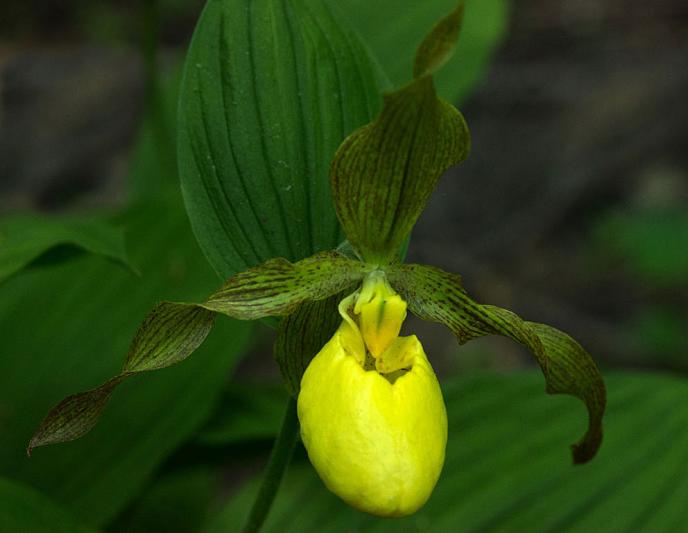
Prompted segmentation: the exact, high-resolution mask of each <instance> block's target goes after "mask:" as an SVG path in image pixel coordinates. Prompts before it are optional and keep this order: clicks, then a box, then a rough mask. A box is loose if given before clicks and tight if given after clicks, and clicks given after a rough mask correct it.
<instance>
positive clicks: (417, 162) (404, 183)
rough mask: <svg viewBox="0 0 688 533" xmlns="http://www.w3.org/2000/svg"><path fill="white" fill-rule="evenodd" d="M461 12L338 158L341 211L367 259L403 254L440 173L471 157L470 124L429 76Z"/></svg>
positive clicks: (335, 189) (439, 29)
mask: <svg viewBox="0 0 688 533" xmlns="http://www.w3.org/2000/svg"><path fill="white" fill-rule="evenodd" d="M459 15H460V10H459V11H458V12H456V11H455V12H453V13H452V14H450V15H449V16H448V17H446V18H445V19H443V20H442V21H440V22H439V23H438V24H437V26H436V27H435V28H434V29H433V30H432V31H431V32H430V33H429V34H428V36H427V37H426V39H425V40H424V41H423V43H422V44H421V47H420V48H419V51H418V55H417V56H416V65H417V68H416V75H417V76H416V77H415V78H414V80H413V81H412V82H411V83H410V84H408V85H406V86H404V87H402V88H401V89H399V90H397V91H394V92H391V93H388V94H386V95H385V97H384V101H383V105H382V111H381V112H380V114H379V115H378V117H377V118H376V119H375V121H373V122H372V123H370V124H368V125H366V126H363V127H362V128H360V129H358V130H357V131H355V132H354V133H352V134H351V135H350V136H349V137H347V139H346V140H345V141H344V142H343V143H342V145H341V146H340V148H339V150H337V154H336V155H335V157H334V160H333V161H332V167H331V171H330V177H331V182H332V196H333V199H334V203H335V207H336V210H337V216H338V217H339V221H340V222H341V224H342V227H343V228H344V233H345V234H346V237H347V239H348V241H349V242H350V243H351V245H352V246H353V247H354V248H355V249H356V250H357V251H358V252H359V254H360V255H361V256H362V257H363V258H364V259H365V260H366V261H369V262H372V263H379V264H385V263H388V262H390V261H392V260H393V259H394V258H395V256H396V255H397V254H398V251H399V249H400V248H401V247H402V245H403V244H404V242H405V240H406V238H407V237H408V235H409V233H410V232H411V229H412V228H413V226H414V224H415V223H416V220H418V217H419V216H420V214H421V213H422V212H423V209H425V205H426V203H427V201H428V198H429V197H430V194H431V193H432V192H433V191H434V190H435V186H436V185H437V182H438V181H439V179H440V176H441V175H442V174H443V173H444V171H445V170H447V168H449V167H450V166H452V165H455V164H457V163H459V162H461V161H463V160H464V159H465V158H466V157H467V156H468V152H469V149H470V134H469V131H468V126H467V125H466V122H465V120H464V119H463V117H462V116H461V113H459V111H458V110H457V109H456V108H455V107H453V106H452V105H450V104H448V103H447V102H445V101H444V100H442V99H440V98H438V97H437V95H436V93H435V88H434V85H433V81H432V77H431V76H430V74H429V73H430V72H432V69H434V68H436V67H437V66H438V65H439V64H441V63H443V62H444V61H445V60H446V57H447V55H448V54H449V52H450V50H451V46H450V45H451V44H452V42H451V41H450V40H448V39H449V38H450V37H452V36H453V37H454V39H455V38H456V37H457V36H458V25H459V23H460V16H459Z"/></svg>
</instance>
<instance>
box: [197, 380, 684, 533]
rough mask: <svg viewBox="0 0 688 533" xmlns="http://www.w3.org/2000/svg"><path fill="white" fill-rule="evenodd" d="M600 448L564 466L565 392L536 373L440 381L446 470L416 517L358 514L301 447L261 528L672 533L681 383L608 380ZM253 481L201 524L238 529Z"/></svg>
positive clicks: (568, 406)
mask: <svg viewBox="0 0 688 533" xmlns="http://www.w3.org/2000/svg"><path fill="white" fill-rule="evenodd" d="M608 382H609V390H610V397H609V412H608V416H607V432H606V437H605V438H606V442H605V446H604V447H603V448H602V449H601V450H600V454H599V456H598V457H597V458H596V460H595V461H594V462H593V463H590V464H589V465H584V466H578V467H573V466H571V464H570V461H569V459H568V457H567V454H566V453H565V444H566V443H567V442H569V441H570V439H571V438H572V436H573V435H574V434H575V433H576V431H578V430H580V428H581V424H580V422H581V421H580V411H579V410H578V409H577V408H576V407H577V406H576V404H574V402H573V401H572V400H570V399H569V398H565V397H554V398H546V397H544V396H543V395H542V394H541V393H540V389H541V387H542V378H541V377H539V376H538V375H536V374H535V373H517V374H507V375H481V376H473V377H468V378H465V377H464V378H460V379H456V378H455V379H452V380H450V381H449V382H446V383H444V384H443V392H444V397H445V401H446V404H447V414H448V418H449V440H448V443H447V458H446V462H445V467H444V471H443V472H442V475H441V477H440V480H439V482H438V484H437V487H436V488H435V491H434V493H433V494H432V496H431V497H430V500H429V501H428V503H427V504H426V505H425V507H423V508H422V509H421V510H420V511H419V512H418V513H417V514H415V515H413V516H410V517H407V518H403V519H394V520H384V519H378V518H375V517H373V516H370V515H367V514H363V513H360V512H358V511H355V510H354V509H352V508H350V507H348V506H347V505H346V504H344V503H342V502H341V501H340V500H339V499H338V498H337V497H336V496H334V495H333V494H331V493H330V492H328V491H327V489H326V488H325V486H324V485H323V484H322V482H321V481H320V480H319V479H318V477H317V475H316V474H315V472H314V470H313V468H312V467H311V466H310V465H308V464H307V462H306V460H305V456H304V455H305V454H303V453H301V454H300V455H301V457H302V459H301V460H300V461H299V460H295V461H294V462H293V463H292V466H291V467H290V469H289V471H288V472H287V475H286V477H285V480H284V483H283V485H282V488H281V490H280V492H279V494H278V497H277V500H276V501H275V504H274V506H273V508H272V510H271V513H270V515H269V516H268V520H267V523H266V524H265V528H264V529H263V531H264V532H265V533H270V532H281V533H284V532H299V533H301V532H310V531H328V532H345V531H428V532H441V533H443V532H446V531H461V532H462V531H495V532H521V531H567V532H568V531H572V532H581V533H583V532H590V531H600V527H601V526H600V524H604V528H603V530H604V531H605V532H610V533H617V532H618V533H621V532H627V531H653V532H654V531H681V530H682V529H683V528H684V525H685V523H686V521H687V520H688V509H687V508H686V505H685V502H686V501H688V480H687V479H686V476H685V470H686V466H688V381H686V380H685V379H682V378H679V377H672V376H667V375H652V374H645V375H642V374H641V375H637V374H636V375H634V374H616V375H611V376H609V379H608ZM256 485H257V484H256V483H255V482H252V483H250V484H249V485H248V486H247V487H246V488H245V489H244V490H242V491H241V492H239V493H238V494H237V495H236V496H234V497H232V498H231V500H230V501H229V502H228V504H227V505H226V506H225V507H224V508H223V509H222V510H221V512H220V513H218V515H217V516H216V517H215V518H214V519H213V520H211V521H210V522H209V523H208V524H207V526H206V527H205V528H204V529H203V530H202V531H203V532H204V533H214V532H220V531H236V530H238V527H240V526H241V525H242V524H243V520H244V517H245V515H246V512H247V509H248V507H249V506H250V502H251V498H252V496H253V495H254V494H255V489H256Z"/></svg>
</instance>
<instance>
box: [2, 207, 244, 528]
mask: <svg viewBox="0 0 688 533" xmlns="http://www.w3.org/2000/svg"><path fill="white" fill-rule="evenodd" d="M118 222H120V223H122V224H124V225H125V227H126V228H127V234H128V235H129V242H130V244H131V256H132V258H133V260H134V261H135V262H136V264H137V265H139V267H140V269H141V272H142V276H141V277H136V276H134V275H132V274H131V273H129V272H127V271H124V270H123V269H121V268H118V267H116V266H115V265H113V264H112V263H110V262H108V261H106V260H103V259H101V258H98V257H82V258H79V259H77V260H74V261H71V262H69V263H65V264H61V265H59V266H56V267H54V268H51V269H45V270H41V271H32V272H26V273H24V274H23V275H21V276H17V277H15V278H13V279H11V280H8V281H7V283H5V284H4V286H2V287H0V335H1V336H2V338H3V346H2V357H0V424H1V425H2V427H3V428H4V429H3V435H4V436H3V439H2V440H1V441H0V468H1V469H2V471H3V472H4V473H5V474H6V475H9V476H12V477H14V478H16V479H20V480H23V481H26V482H28V483H31V484H33V485H34V486H36V487H38V488H40V489H42V490H43V491H45V492H46V493H47V494H48V495H49V496H51V497H53V498H54V499H55V500H56V501H60V502H62V503H64V504H65V505H66V506H68V507H69V508H71V509H72V511H73V512H74V513H75V514H76V516H78V517H79V518H81V519H82V520H83V521H84V522H86V523H89V524H95V525H98V524H102V523H104V522H106V521H107V520H109V519H110V518H111V517H112V516H114V515H115V514H116V513H117V512H118V511H119V510H120V509H122V507H123V506H124V505H126V504H127V503H128V502H129V501H130V500H131V499H132V498H134V497H135V496H136V495H137V494H138V491H139V490H140V489H141V488H142V487H143V486H144V484H145V483H146V482H147V480H148V479H149V477H150V476H151V475H152V473H153V472H154V471H155V469H156V468H157V466H158V465H159V464H160V463H161V462H162V461H163V460H164V459H165V458H166V457H168V456H169V454H170V453H171V452H172V451H173V450H175V449H176V448H177V447H178V446H179V444H181V443H182V442H184V441H185V440H187V439H188V438H189V437H190V436H191V435H192V434H193V433H194V432H195V431H197V430H198V428H199V426H200V425H201V424H202V423H203V421H204V420H205V419H206V418H207V416H208V415H209V414H210V411H211V409H212V407H213V405H214V403H215V402H216V400H217V399H218V397H219V395H220V391H221V389H222V388H223V386H224V382H225V376H226V375H227V373H228V372H229V371H230V370H231V368H232V366H233V364H234V362H235V361H236V359H237V358H238V357H239V355H240V354H241V353H243V349H244V347H245V345H246V341H247V334H248V329H247V326H246V325H243V324H239V323H233V322H232V323H230V322H228V321H221V322H219V323H218V325H217V327H216V328H215V331H214V333H213V334H212V335H211V336H210V338H209V339H208V341H207V342H206V344H205V345H204V346H203V347H202V348H201V350H199V353H198V354H197V358H194V359H192V360H190V361H187V362H185V363H183V364H181V365H179V367H177V368H174V369H169V370H165V371H162V372H160V373H159V374H158V375H150V376H146V377H145V378H141V379H140V380H132V381H131V382H130V383H125V384H123V385H122V387H121V388H122V394H119V395H116V396H115V398H114V400H113V402H112V403H111V404H110V406H109V408H108V409H106V410H105V414H104V417H103V420H102V424H101V425H100V427H99V428H98V429H97V430H96V431H94V432H92V433H91V434H90V435H89V436H88V437H87V438H85V439H83V440H82V441H81V442H77V443H72V444H69V445H68V446H61V447H53V448H50V449H45V450H43V449H42V450H40V452H36V453H35V454H34V456H33V457H32V458H31V459H30V460H29V459H27V458H26V456H25V454H24V452H23V450H24V448H25V447H26V445H27V443H28V441H29V438H30V436H31V434H32V432H33V430H34V429H35V428H36V426H37V424H38V422H39V421H40V419H41V418H42V417H43V416H44V415H45V413H46V412H47V410H48V408H49V407H50V405H51V404H52V403H54V402H55V401H56V400H58V399H59V398H61V397H63V396H64V395H65V394H68V393H70V392H73V391H74V390H79V389H84V388H87V387H89V386H93V385H94V384H97V383H99V382H101V381H102V380H103V379H104V378H106V377H107V376H108V375H112V374H114V373H116V371H117V369H118V367H120V365H121V364H122V361H123V359H124V355H125V354H126V349H127V346H128V344H129V342H130V341H131V338H132V336H133V334H134V332H135V328H136V324H137V323H138V322H139V321H140V319H141V318H142V317H143V316H145V314H146V312H147V311H148V310H149V309H150V308H151V307H152V306H153V305H154V304H155V302H156V301H158V300H159V299H161V298H162V297H172V298H178V299H186V298H189V297H194V296H197V295H198V294H203V293H205V292H206V291H209V290H210V289H211V288H213V286H214V285H215V284H216V283H217V281H216V278H215V275H214V274H213V273H212V271H211V270H210V268H209V267H208V265H207V263H206V262H205V260H204V259H203V257H202V255H201V254H200V251H199V250H198V248H197V245H196V244H195V242H194V239H193V236H192V234H191V231H190V229H189V227H188V221H187V220H186V216H185V214H184V211H183V209H182V206H181V203H180V201H179V200H178V199H175V198H171V199H168V200H164V199H163V200H160V201H159V202H157V203H152V202H151V203H149V204H147V206H146V208H145V209H134V210H132V211H131V212H130V213H128V214H127V215H125V216H123V217H121V218H120V219H119V220H118Z"/></svg>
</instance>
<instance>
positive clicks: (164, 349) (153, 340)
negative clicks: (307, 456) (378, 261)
mask: <svg viewBox="0 0 688 533" xmlns="http://www.w3.org/2000/svg"><path fill="white" fill-rule="evenodd" d="M363 270H364V266H363V265H362V264H361V263H359V262H357V261H350V260H348V259H346V258H344V257H343V256H341V255H339V254H337V253H334V252H323V253H319V254H316V255H314V256H312V257H309V258H307V259H304V260H302V261H299V262H297V263H290V262H289V261H287V260H285V259H272V260H270V261H267V262H265V263H263V264H262V265H259V266H257V267H255V268H252V269H249V270H247V271H246V272H242V273H240V274H237V275H236V276H233V277H232V278H230V279H229V280H227V282H226V283H225V284H224V285H223V286H222V287H221V288H220V290H218V291H217V292H216V293H214V294H213V295H211V296H210V298H208V299H207V300H206V301H205V302H204V303H202V304H193V303H171V302H163V303H161V304H159V305H158V306H157V307H156V308H155V309H153V311H151V312H150V313H149V314H148V316H147V317H146V318H145V319H144V321H143V323H142V324H141V326H139V329H138V331H137V333H136V336H135V337H134V340H133V342H132V345H131V348H130V350H129V354H128V355H127V358H126V361H125V363H124V367H123V369H122V372H121V373H120V374H119V375H118V376H115V377H114V378H112V379H110V380H108V381H106V382H105V383H104V384H103V385H101V386H100V387H97V388H95V389H92V390H90V391H86V392H82V393H78V394H74V395H72V396H68V397H67V398H65V399H64V400H62V402H60V403H59V404H58V405H57V406H56V407H54V408H53V409H52V410H51V411H50V412H49V413H48V414H47V415H46V417H45V419H44V420H43V421H42V422H41V424H40V426H39V427H38V429H37V430H36V433H35V434H34V436H33V438H32V439H31V442H30V444H29V447H28V450H27V451H28V452H29V453H31V450H32V449H33V448H34V447H36V446H42V445H45V444H53V443H56V442H65V441H69V440H74V439H77V438H79V437H81V436H83V435H85V434H86V433H88V432H89V431H90V430H91V429H92V428H93V427H94V426H95V424H96V423H97V422H98V419H99V418H100V415H101V413H102V412H103V409H105V406H106V405H107V402H108V400H109V399H110V395H111V394H112V391H113V390H114V389H115V387H116V386H117V385H119V383H121V382H122V381H123V380H124V379H126V378H127V377H129V376H131V375H133V374H136V373H138V372H143V371H150V370H157V369H160V368H165V367H167V366H170V365H173V364H175V363H178V362H180V361H182V360H183V359H185V358H187V357H188V356H189V355H191V354H192V353H193V352H194V351H195V350H196V348H198V347H199V346H200V345H201V344H202V343H203V341H204V340H205V338H206V336H207V335H208V333H210V330H211V329H212V327H213V324H214V320H215V313H223V314H225V315H228V316H230V317H233V318H239V319H256V318H262V317H266V316H281V315H287V314H289V313H291V312H293V311H294V310H295V309H296V308H298V307H299V305H302V304H303V303H304V302H307V301H319V300H323V299H326V298H328V297H329V296H332V295H333V294H336V293H337V292H339V291H341V290H342V289H343V288H346V287H350V286H351V284H352V282H354V281H355V280H358V279H360V278H362V277H363ZM333 330H334V328H332V330H331V331H333ZM323 342H324V341H323ZM313 353H315V350H313V351H312V352H310V354H309V355H312V354H313Z"/></svg>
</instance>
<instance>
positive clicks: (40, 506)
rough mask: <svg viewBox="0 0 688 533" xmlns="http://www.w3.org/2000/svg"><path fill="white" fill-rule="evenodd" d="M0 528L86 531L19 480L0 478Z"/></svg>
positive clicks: (48, 532)
mask: <svg viewBox="0 0 688 533" xmlns="http://www.w3.org/2000/svg"><path fill="white" fill-rule="evenodd" d="M0 531H7V532H8V533H9V532H16V533H24V532H26V533H88V532H89V531H90V532H93V530H92V529H89V528H87V527H84V526H82V525H81V524H79V523H78V522H77V521H76V520H75V519H74V517H72V516H71V515H70V514H69V512H68V511H67V510H65V509H63V508H61V507H60V506H59V505H56V504H55V503H54V502H52V501H50V499H49V498H47V497H46V496H45V495H43V494H41V493H40V492H38V491H37V490H35V489H32V488H31V487H28V486H27V485H24V484H22V483H17V482H16V481H12V480H10V479H6V478H0Z"/></svg>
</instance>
